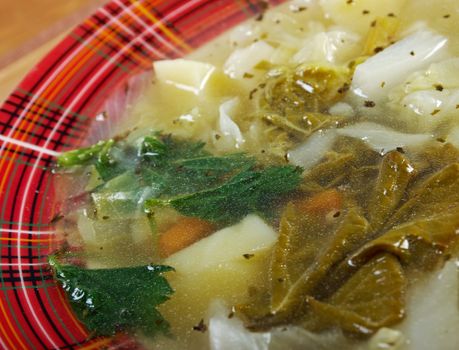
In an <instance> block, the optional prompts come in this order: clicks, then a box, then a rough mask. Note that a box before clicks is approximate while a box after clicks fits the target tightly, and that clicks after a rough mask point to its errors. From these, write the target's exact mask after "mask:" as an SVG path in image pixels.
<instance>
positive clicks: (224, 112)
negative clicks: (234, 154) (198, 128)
mask: <svg viewBox="0 0 459 350" xmlns="http://www.w3.org/2000/svg"><path fill="white" fill-rule="evenodd" d="M238 103H239V99H238V98H233V99H231V100H228V101H226V102H224V103H222V104H221V105H220V108H219V112H220V119H219V127H220V131H221V132H222V134H223V135H225V136H228V137H231V138H232V139H233V140H234V143H235V146H236V148H239V147H240V146H241V145H242V144H243V143H244V141H245V140H244V137H243V136H242V133H241V130H240V129H239V126H238V125H237V124H236V123H235V122H234V121H233V119H232V118H231V116H230V114H231V113H232V112H233V110H234V108H235V107H236V106H237V105H238Z"/></svg>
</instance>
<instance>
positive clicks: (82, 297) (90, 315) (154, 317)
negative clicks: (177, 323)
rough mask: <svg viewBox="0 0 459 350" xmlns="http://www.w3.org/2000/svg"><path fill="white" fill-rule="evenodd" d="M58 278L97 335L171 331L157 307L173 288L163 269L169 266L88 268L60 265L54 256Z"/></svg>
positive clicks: (82, 316)
mask: <svg viewBox="0 0 459 350" xmlns="http://www.w3.org/2000/svg"><path fill="white" fill-rule="evenodd" d="M50 264H51V266H52V267H53V269H54V273H55V277H56V279H57V280H58V281H59V282H60V283H61V285H62V287H63V289H64V290H65V292H66V294H67V296H68V298H69V301H70V304H71V306H72V308H73V310H74V311H75V313H76V314H77V316H78V318H79V319H80V320H81V321H82V322H83V323H84V324H85V325H86V327H87V328H88V330H89V331H91V332H92V334H93V335H94V336H98V335H105V336H110V335H113V334H115V333H116V332H117V331H126V332H129V333H137V332H139V333H143V334H146V335H150V336H152V335H155V334H157V333H166V334H167V333H168V330H169V323H168V322H167V321H166V320H165V319H164V318H163V317H162V316H161V314H160V313H159V311H158V310H157V309H156V307H157V306H158V305H160V304H162V303H164V302H165V301H167V300H168V299H169V296H170V295H171V294H172V293H173V290H172V289H171V287H170V286H169V284H168V282H167V280H166V278H164V277H163V276H162V274H163V273H165V272H168V271H172V270H173V269H172V268H171V267H169V266H160V265H156V266H155V265H147V266H139V267H126V268H116V269H94V270H90V269H84V268H80V267H78V266H74V265H60V264H59V263H58V262H57V261H56V259H55V258H54V257H50Z"/></svg>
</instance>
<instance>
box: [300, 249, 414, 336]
mask: <svg viewBox="0 0 459 350" xmlns="http://www.w3.org/2000/svg"><path fill="white" fill-rule="evenodd" d="M405 293H406V281H405V276H404V274H403V271H402V268H401V266H400V263H399V262H398V260H397V258H396V257H394V256H393V255H391V254H380V255H377V256H375V257H374V258H373V259H372V260H371V261H369V262H368V263H367V264H366V265H364V266H363V267H362V268H361V269H359V270H358V271H357V272H356V273H355V275H353V276H352V277H351V278H350V279H349V280H348V281H347V282H346V283H345V284H344V285H343V286H342V287H341V288H340V289H339V290H338V291H337V292H336V293H335V294H333V296H332V297H331V298H330V299H328V300H327V301H318V300H316V299H314V298H312V297H306V300H307V304H308V306H309V311H310V312H311V318H312V319H310V320H308V319H306V322H305V327H306V328H312V329H314V330H323V329H327V328H331V327H336V326H338V327H340V328H341V329H343V330H345V331H348V332H352V333H358V334H372V333H374V332H375V331H377V330H378V329H379V328H381V327H386V326H391V325H393V324H395V323H397V322H398V321H400V320H401V319H402V318H403V317H404V315H405V309H404V303H405Z"/></svg>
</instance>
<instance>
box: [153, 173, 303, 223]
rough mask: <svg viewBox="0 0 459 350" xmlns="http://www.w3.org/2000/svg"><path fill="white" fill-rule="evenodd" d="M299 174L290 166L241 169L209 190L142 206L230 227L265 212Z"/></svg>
mask: <svg viewBox="0 0 459 350" xmlns="http://www.w3.org/2000/svg"><path fill="white" fill-rule="evenodd" d="M301 172H302V170H301V168H297V167H293V166H283V167H270V168H267V169H264V170H260V171H256V170H243V171H241V172H240V173H238V174H236V175H235V176H233V177H232V178H230V179H228V180H227V181H225V182H223V183H222V184H221V185H218V186H215V187H213V188H210V189H206V190H203V191H198V192H195V193H191V194H187V195H182V196H176V197H171V198H159V199H156V198H154V199H149V200H147V201H146V206H147V208H148V209H150V210H153V209H154V208H155V207H156V206H172V207H173V208H174V209H176V210H177V211H179V212H180V213H182V214H183V215H186V216H195V217H199V218H202V219H206V220H209V221H212V222H219V223H224V224H231V223H234V222H237V221H239V220H241V219H242V218H243V217H244V216H246V215H247V214H249V213H250V212H263V211H264V212H266V211H267V210H268V206H270V205H272V204H273V202H274V201H275V200H278V199H279V198H281V196H282V195H285V194H287V193H289V192H291V191H293V190H294V189H295V188H296V187H297V186H298V185H299V183H300V181H301ZM261 214H263V213H261Z"/></svg>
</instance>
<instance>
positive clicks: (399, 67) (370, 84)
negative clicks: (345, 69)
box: [352, 31, 448, 101]
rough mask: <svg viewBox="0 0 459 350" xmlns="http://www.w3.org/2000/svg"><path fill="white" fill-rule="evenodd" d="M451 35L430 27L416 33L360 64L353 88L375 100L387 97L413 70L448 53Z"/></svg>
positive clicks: (425, 66) (362, 95)
mask: <svg viewBox="0 0 459 350" xmlns="http://www.w3.org/2000/svg"><path fill="white" fill-rule="evenodd" d="M447 42H448V39H447V38H446V37H444V36H442V35H439V34H435V33H432V32H430V31H422V32H417V33H414V34H412V35H410V36H408V37H406V38H404V39H403V40H400V41H399V42H397V43H395V44H393V45H391V46H389V47H388V48H386V49H385V50H383V51H382V52H380V53H378V54H376V55H375V56H372V57H370V58H369V59H368V60H366V61H365V62H364V63H362V64H360V65H358V66H357V68H356V70H355V74H354V78H353V82H352V91H354V93H355V94H356V95H357V96H360V97H362V98H365V99H370V100H373V101H380V100H382V99H384V98H385V97H386V96H387V94H388V92H389V91H390V90H391V89H392V88H394V87H395V86H397V85H398V84H401V83H402V82H403V81H404V80H405V79H406V78H407V77H408V76H409V75H410V74H411V73H413V72H415V71H417V70H420V69H424V68H427V67H428V66H429V65H430V64H431V63H433V62H435V61H438V60H440V59H441V58H442V57H444V56H445V55H446V54H447V45H446V44H447Z"/></svg>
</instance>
